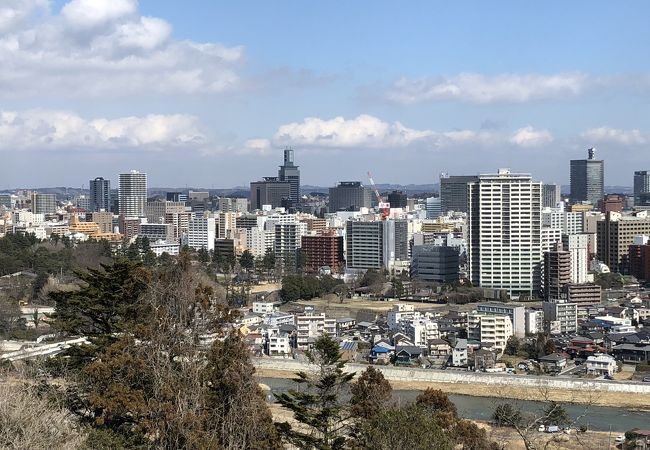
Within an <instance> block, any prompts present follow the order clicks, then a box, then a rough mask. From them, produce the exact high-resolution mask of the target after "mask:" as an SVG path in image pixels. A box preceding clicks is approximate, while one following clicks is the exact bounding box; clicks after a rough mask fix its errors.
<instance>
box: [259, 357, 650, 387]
mask: <svg viewBox="0 0 650 450" xmlns="http://www.w3.org/2000/svg"><path fill="white" fill-rule="evenodd" d="M253 363H254V364H255V367H257V368H259V369H270V370H279V371H283V372H285V371H286V372H288V373H287V378H290V377H291V373H295V372H299V371H309V370H310V366H309V365H308V364H306V363H303V362H300V361H296V360H292V359H275V358H253ZM366 367H368V366H367V365H363V364H346V366H345V370H346V371H348V372H355V373H358V372H362V371H363V370H365V369H366ZM374 367H375V368H376V369H379V370H381V371H382V373H383V374H384V377H386V379H387V380H389V381H404V382H423V383H426V382H430V383H462V384H483V385H492V386H494V387H495V389H497V390H498V387H499V386H508V387H521V388H535V389H553V390H555V389H557V390H572V391H585V392H594V391H595V392H620V393H626V394H635V393H636V394H650V383H633V382H621V381H605V380H580V379H570V378H561V377H538V376H528V375H508V374H497V373H482V372H479V373H475V372H459V371H455V370H431V369H412V368H405V367H392V366H374ZM496 394H497V393H496V392H495V395H496Z"/></svg>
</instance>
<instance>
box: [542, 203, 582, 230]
mask: <svg viewBox="0 0 650 450" xmlns="http://www.w3.org/2000/svg"><path fill="white" fill-rule="evenodd" d="M584 217H585V216H584V213H581V212H569V211H565V210H564V207H561V208H546V209H544V210H543V211H542V225H543V226H545V227H552V228H559V229H560V230H562V234H576V233H582V232H583V231H585V230H584Z"/></svg>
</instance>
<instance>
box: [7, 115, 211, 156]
mask: <svg viewBox="0 0 650 450" xmlns="http://www.w3.org/2000/svg"><path fill="white" fill-rule="evenodd" d="M205 142H206V138H205V136H204V135H203V134H202V133H201V131H200V129H199V125H198V120H197V119H196V118H195V117H193V116H187V115H183V114H173V115H157V114H150V115H147V116H143V117H121V118H117V119H105V118H99V119H85V118H82V117H80V116H79V115H77V114H75V113H72V112H69V111H59V110H28V111H23V112H15V111H2V112H0V150H6V151H22V150H59V149H60V150H69V149H84V150H111V149H122V148H125V149H145V150H156V151H158V150H166V149H170V148H185V147H197V146H200V145H202V144H204V143H205Z"/></svg>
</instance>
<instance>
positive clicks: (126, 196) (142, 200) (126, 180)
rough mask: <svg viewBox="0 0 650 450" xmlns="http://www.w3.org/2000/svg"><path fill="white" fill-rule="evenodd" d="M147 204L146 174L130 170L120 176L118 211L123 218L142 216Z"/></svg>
mask: <svg viewBox="0 0 650 450" xmlns="http://www.w3.org/2000/svg"><path fill="white" fill-rule="evenodd" d="M146 204H147V174H146V173H140V172H138V171H137V170H132V171H130V172H129V173H121V174H120V185H119V211H120V215H123V216H124V217H129V218H130V217H140V216H143V215H144V207H145V205H146Z"/></svg>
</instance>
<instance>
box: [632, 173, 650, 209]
mask: <svg viewBox="0 0 650 450" xmlns="http://www.w3.org/2000/svg"><path fill="white" fill-rule="evenodd" d="M634 206H650V171H648V170H637V171H636V172H634Z"/></svg>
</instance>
